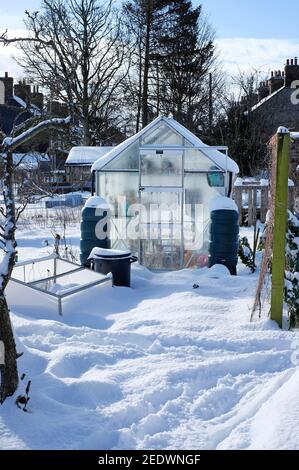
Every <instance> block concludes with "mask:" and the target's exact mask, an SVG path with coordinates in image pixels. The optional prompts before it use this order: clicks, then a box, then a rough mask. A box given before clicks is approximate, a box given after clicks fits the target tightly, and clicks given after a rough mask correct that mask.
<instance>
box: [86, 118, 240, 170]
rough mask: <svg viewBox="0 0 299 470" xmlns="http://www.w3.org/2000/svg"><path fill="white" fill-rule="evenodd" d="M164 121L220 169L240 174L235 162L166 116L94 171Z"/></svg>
mask: <svg viewBox="0 0 299 470" xmlns="http://www.w3.org/2000/svg"><path fill="white" fill-rule="evenodd" d="M163 121H164V122H165V123H166V124H168V125H169V126H170V127H171V128H172V129H174V130H175V131H176V132H178V133H179V134H180V135H182V136H183V137H185V138H186V139H187V140H188V141H189V142H190V144H191V146H193V147H200V150H201V152H202V153H203V154H205V155H206V156H207V157H208V158H210V160H212V161H213V162H214V163H215V164H216V165H218V166H219V167H220V168H222V169H223V170H227V171H231V172H233V173H239V167H238V165H237V163H236V162H235V161H234V160H232V159H231V158H230V157H228V156H226V155H224V154H223V153H222V152H220V151H219V150H216V149H214V148H212V147H209V146H208V145H206V144H204V143H203V142H202V141H201V140H200V139H199V138H198V137H196V136H195V135H194V134H193V133H192V132H190V131H189V130H188V129H186V127H184V126H183V125H182V124H179V123H178V122H177V121H175V120H174V119H173V118H166V117H164V116H159V117H157V118H156V119H155V120H154V121H152V122H151V123H150V124H148V125H147V126H146V127H144V128H143V129H142V130H141V131H139V132H137V134H135V135H133V136H132V137H129V138H128V139H127V140H125V141H124V142H122V143H121V144H119V145H117V146H116V147H114V148H113V149H112V150H111V151H110V152H109V153H107V154H106V155H103V156H102V157H100V158H99V159H98V160H97V161H96V162H95V163H94V164H93V166H92V171H99V170H101V169H102V168H104V166H106V165H107V164H108V163H109V162H110V161H112V160H113V159H114V158H115V157H117V156H118V155H119V154H120V153H121V152H123V151H124V150H125V149H126V148H127V147H129V145H131V144H133V143H134V142H136V140H138V139H139V138H140V137H142V136H143V135H144V134H145V133H146V132H148V131H150V130H151V129H153V128H154V127H156V126H157V125H158V124H159V123H161V122H163Z"/></svg>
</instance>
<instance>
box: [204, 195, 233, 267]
mask: <svg viewBox="0 0 299 470" xmlns="http://www.w3.org/2000/svg"><path fill="white" fill-rule="evenodd" d="M238 248H239V213H238V209H237V206H236V205H235V203H234V201H233V200H232V199H229V198H224V197H219V198H216V200H215V202H214V203H212V210H211V226H210V248H209V267H212V266H214V265H215V264H223V265H224V266H226V267H227V268H228V269H229V271H230V273H231V274H232V275H236V274H237V264H238Z"/></svg>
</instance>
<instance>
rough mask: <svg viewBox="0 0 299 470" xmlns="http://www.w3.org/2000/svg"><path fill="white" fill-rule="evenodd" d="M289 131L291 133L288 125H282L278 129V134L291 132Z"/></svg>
mask: <svg viewBox="0 0 299 470" xmlns="http://www.w3.org/2000/svg"><path fill="white" fill-rule="evenodd" d="M289 133H290V131H289V129H288V128H287V127H283V126H280V127H279V128H278V129H277V134H289Z"/></svg>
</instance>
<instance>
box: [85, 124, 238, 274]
mask: <svg viewBox="0 0 299 470" xmlns="http://www.w3.org/2000/svg"><path fill="white" fill-rule="evenodd" d="M92 171H93V175H94V182H95V191H96V194H97V195H98V196H101V197H102V198H104V199H105V200H106V202H107V203H108V204H109V207H110V209H111V229H110V238H111V247H112V248H115V249H130V250H131V251H132V254H134V255H136V256H138V258H139V262H140V263H141V264H142V265H144V266H146V267H148V268H150V269H155V270H156V269H157V270H163V269H164V270H169V269H173V270H175V269H182V268H184V267H192V266H205V265H206V264H207V253H208V242H209V226H210V202H211V200H212V199H214V198H215V197H216V196H217V195H220V196H230V194H231V190H232V186H233V180H234V177H235V175H236V174H237V173H238V171H239V169H238V165H237V164H236V163H235V162H234V161H233V160H232V159H231V158H229V156H228V154H227V148H226V147H210V146H208V145H205V144H204V143H203V142H202V141H201V140H200V139H199V138H198V137H196V136H195V135H194V134H192V133H191V132H190V131H189V130H187V129H186V128H185V127H184V126H182V125H181V124H179V123H178V122H176V121H175V120H174V119H172V118H166V117H158V118H157V119H155V120H154V121H153V122H152V123H150V124H149V125H148V126H146V127H145V128H144V129H142V130H141V131H140V132H138V133H137V134H136V135H134V136H133V137H130V138H129V139H127V140H126V141H124V142H123V143H121V144H120V145H118V146H116V147H114V148H113V149H112V150H111V151H110V152H108V153H107V154H106V155H104V156H102V157H101V158H99V160H97V161H96V162H95V163H94V165H93V167H92Z"/></svg>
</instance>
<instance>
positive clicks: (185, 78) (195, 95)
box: [123, 0, 214, 132]
mask: <svg viewBox="0 0 299 470" xmlns="http://www.w3.org/2000/svg"><path fill="white" fill-rule="evenodd" d="M123 12H124V16H125V18H126V22H127V29H128V31H129V34H130V35H131V38H132V36H133V38H134V41H135V54H134V57H133V61H132V69H131V73H130V75H129V78H128V80H127V81H126V88H125V93H126V95H127V102H128V104H129V105H130V106H131V109H135V110H136V113H135V114H136V130H137V131H138V130H139V129H140V127H141V124H142V126H143V127H144V126H145V125H146V124H148V122H149V121H150V120H151V119H152V118H154V117H156V116H157V115H159V114H161V113H163V114H164V115H168V114H172V115H173V116H174V118H175V119H177V120H178V121H180V122H181V123H182V124H184V125H186V126H187V127H188V128H190V130H193V131H195V132H196V131H198V130H199V129H200V128H202V127H203V126H202V121H203V116H205V117H207V116H208V114H209V109H208V108H209V87H208V72H209V70H210V68H211V66H212V64H213V61H214V45H213V31H212V29H211V27H210V26H209V25H208V23H207V22H206V20H205V19H204V17H203V13H202V7H201V6H199V7H197V8H193V7H192V3H191V1H190V0H171V1H170V0H149V1H145V0H130V1H128V2H126V3H125V4H124V5H123Z"/></svg>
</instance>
